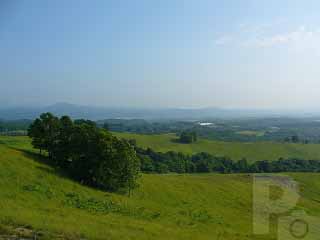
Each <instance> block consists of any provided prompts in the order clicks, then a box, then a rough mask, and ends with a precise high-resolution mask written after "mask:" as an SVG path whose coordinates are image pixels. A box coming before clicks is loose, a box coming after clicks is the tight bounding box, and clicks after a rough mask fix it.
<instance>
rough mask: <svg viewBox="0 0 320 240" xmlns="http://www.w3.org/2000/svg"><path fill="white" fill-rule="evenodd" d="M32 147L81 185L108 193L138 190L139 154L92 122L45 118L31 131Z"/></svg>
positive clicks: (54, 117) (34, 125)
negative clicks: (121, 190) (136, 187)
mask: <svg viewBox="0 0 320 240" xmlns="http://www.w3.org/2000/svg"><path fill="white" fill-rule="evenodd" d="M28 135H29V136H30V137H31V138H32V145H33V147H34V148H36V149H39V151H40V154H46V155H47V156H48V158H49V159H50V162H51V163H52V164H54V165H55V166H56V167H58V168H61V169H63V170H65V171H66V173H68V174H69V175H70V176H71V177H72V178H74V179H76V180H77V181H79V182H81V183H83V184H86V185H90V186H93V187H98V188H101V189H104V190H108V191H117V190H120V189H125V190H131V189H132V188H134V187H135V186H136V181H137V178H138V177H139V172H140V162H139V159H138V158H137V155H136V153H135V150H134V149H133V147H132V146H131V145H130V144H129V143H128V141H126V140H123V139H117V138H116V137H115V136H113V135H112V134H111V133H110V132H108V131H106V130H105V129H101V128H98V127H97V126H96V124H95V123H94V122H92V121H89V120H75V121H73V120H71V118H70V117H68V116H63V117H61V118H58V117H56V116H54V115H53V114H51V113H44V114H41V116H40V117H39V118H37V119H36V120H35V121H34V122H33V123H32V124H31V125H30V127H29V129H28Z"/></svg>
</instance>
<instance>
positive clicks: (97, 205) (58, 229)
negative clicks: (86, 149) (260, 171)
mask: <svg viewBox="0 0 320 240" xmlns="http://www.w3.org/2000/svg"><path fill="white" fill-rule="evenodd" d="M290 175H291V176H292V177H293V178H294V179H296V180H297V181H298V182H300V183H301V186H302V187H301V191H302V197H301V199H300V202H299V205H298V208H299V209H304V210H307V211H308V212H309V213H312V214H314V215H316V216H320V205H319V200H320V175H319V174H315V173H314V174H313V173H308V174H307V173H304V174H302V173H295V174H290ZM139 183H140V186H139V188H137V189H136V190H134V191H133V192H132V193H131V195H130V196H129V195H126V194H121V193H108V192H103V191H99V190H96V189H92V188H88V187H85V186H82V185H81V184H79V183H76V182H73V181H71V180H69V179H68V178H67V177H66V176H65V175H64V174H63V173H62V172H59V171H58V170H56V169H53V168H52V167H50V166H49V165H47V164H46V159H45V158H41V157H39V156H38V155H37V152H36V151H35V150H33V149H32V147H31V145H30V140H29V139H28V138H27V137H3V136H1V137H0V208H1V211H0V235H12V234H20V235H22V236H24V237H26V238H27V237H30V238H31V237H32V236H33V235H34V234H35V233H37V236H38V238H37V239H121V240H122V239H142V240H143V239H184V240H185V239H257V237H256V236H254V235H252V175H248V174H230V175H223V174H194V175H178V174H165V175H156V174H143V175H142V177H141V179H140V181H139ZM21 229H24V231H21ZM273 230H275V229H273ZM0 239H1V237H0ZM259 239H275V235H268V236H262V237H259Z"/></svg>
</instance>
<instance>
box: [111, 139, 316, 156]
mask: <svg viewBox="0 0 320 240" xmlns="http://www.w3.org/2000/svg"><path fill="white" fill-rule="evenodd" d="M114 134H115V135H116V136H118V137H121V138H125V139H136V141H137V145H138V146H140V147H143V148H147V147H150V148H152V149H153V150H155V151H159V152H167V151H176V152H182V153H186V154H193V153H199V152H208V153H211V154H213V155H217V156H227V157H230V158H231V159H233V160H240V159H242V158H246V159H247V160H248V161H251V162H252V161H259V160H270V161H272V160H278V159H279V158H281V157H282V158H299V159H306V160H320V145H319V144H302V143H296V144H295V143H279V142H271V141H270V142H223V141H212V140H207V139H201V138H200V139H199V140H198V141H197V142H194V143H191V144H182V143H179V142H177V141H175V139H177V136H176V135H175V134H160V135H151V134H150V135H143V134H132V133H114Z"/></svg>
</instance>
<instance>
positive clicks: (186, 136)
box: [179, 131, 198, 143]
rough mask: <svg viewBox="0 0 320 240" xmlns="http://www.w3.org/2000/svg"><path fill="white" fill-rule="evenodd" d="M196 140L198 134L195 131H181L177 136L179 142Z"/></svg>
mask: <svg viewBox="0 0 320 240" xmlns="http://www.w3.org/2000/svg"><path fill="white" fill-rule="evenodd" d="M197 140H198V136H197V133H196V132H195V131H183V132H182V133H181V134H180V137H179V142H180V143H193V142H196V141H197Z"/></svg>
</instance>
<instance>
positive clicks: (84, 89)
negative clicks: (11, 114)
mask: <svg viewBox="0 0 320 240" xmlns="http://www.w3.org/2000/svg"><path fill="white" fill-rule="evenodd" d="M319 9H320V1H318V0H305V1H301V0H223V1H222V0H161V1H158V0H114V1H113V0H100V1H99V0H90V1H89V0H68V1H65V0H55V1H51V0H1V1H0V106H1V107H11V106H45V105H50V104H54V103H56V102H68V103H73V104H80V105H92V106H106V107H109V106H113V107H119V106H125V107H148V108H149V107H151V108H153V107H155V108H158V107H161V108H163V107H193V108H200V107H222V108H247V109H248V108H251V109H252V108H254V109H317V110H318V109H319V106H320V94H319V89H320V67H319V66H320V65H319V64H320V63H319V59H320V44H319V42H320V15H319Z"/></svg>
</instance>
